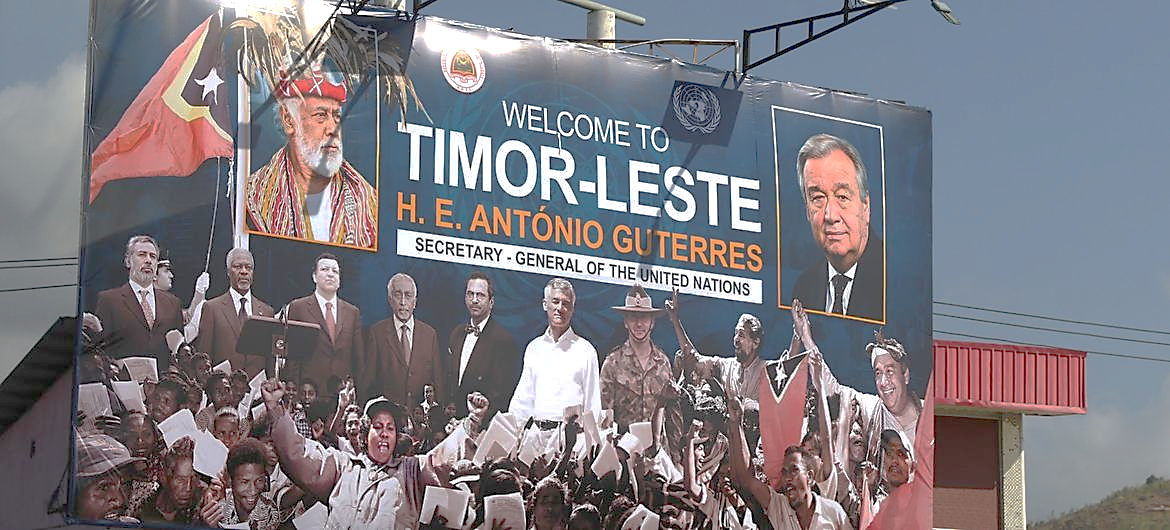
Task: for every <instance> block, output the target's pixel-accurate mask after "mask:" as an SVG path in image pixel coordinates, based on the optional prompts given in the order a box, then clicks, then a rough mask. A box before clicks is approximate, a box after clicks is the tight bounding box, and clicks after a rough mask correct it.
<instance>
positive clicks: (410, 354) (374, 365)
mask: <svg viewBox="0 0 1170 530" xmlns="http://www.w3.org/2000/svg"><path fill="white" fill-rule="evenodd" d="M386 298H387V300H388V301H389V302H390V310H391V312H392V313H393V315H391V316H390V318H387V319H385V320H382V321H380V322H378V323H376V324H374V325H373V326H371V327H370V333H369V340H368V341H367V343H366V344H367V345H366V355H365V360H364V362H363V363H362V369H361V374H360V377H359V381H358V389H359V390H358V392H359V393H360V394H361V396H365V397H366V398H370V397H376V396H380V395H381V396H386V397H388V398H390V400H391V401H394V402H396V403H399V404H402V405H404V406H408V407H413V406H415V405H417V404H418V403H419V402H421V401H422V400H423V387H424V386H426V385H434V388H435V393H436V394H437V395H446V394H444V392H445V391H446V380H445V376H444V370H443V358H442V357H440V356H439V338H438V334H437V333H435V328H433V327H431V326H430V324H427V323H426V322H423V321H421V320H418V319H416V318H414V308H415V306H416V305H417V304H418V290H417V287H416V286H415V283H414V278H411V277H410V275H408V274H404V273H401V272H400V273H398V274H395V275H394V276H391V277H390V282H389V283H388V284H387V285H386Z"/></svg>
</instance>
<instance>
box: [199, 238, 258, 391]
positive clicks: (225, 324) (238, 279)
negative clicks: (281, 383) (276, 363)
mask: <svg viewBox="0 0 1170 530" xmlns="http://www.w3.org/2000/svg"><path fill="white" fill-rule="evenodd" d="M253 274H255V261H253V259H252V253H251V252H250V251H248V249H246V248H233V249H231V250H230V251H228V254H227V275H228V282H229V283H230V284H231V285H230V287H229V288H228V290H227V292H225V293H223V294H221V295H219V296H217V297H215V298H212V299H211V300H208V301H207V302H206V303H204V304H203V313H202V316H201V317H200V321H199V336H198V338H197V339H196V341H195V349H196V350H198V351H201V352H206V353H208V354H209V355H211V359H212V360H213V361H214V363H215V364H219V363H221V362H223V361H225V360H226V361H230V362H231V363H232V368H233V369H243V370H244V371H246V372H248V375H249V376H254V375H256V374H258V373H260V371H261V370H264V369H265V368H269V367H270V366H271V364H272V363H270V362H266V357H262V356H256V355H244V354H242V353H239V352H237V351H236V341H237V340H239V338H240V331H242V330H243V329H244V322H245V321H247V320H248V318H249V317H251V316H262V317H271V316H272V314H273V311H272V306H270V305H268V304H266V303H264V301H263V300H260V299H259V298H257V297H256V295H255V294H253V293H252V280H253ZM268 375H269V376H273V375H275V374H274V373H273V372H271V371H269V372H268Z"/></svg>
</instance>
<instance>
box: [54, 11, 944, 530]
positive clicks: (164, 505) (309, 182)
mask: <svg viewBox="0 0 1170 530" xmlns="http://www.w3.org/2000/svg"><path fill="white" fill-rule="evenodd" d="M310 7H311V5H307V6H305V7H303V8H295V7H290V8H284V7H281V6H279V5H274V6H270V7H269V8H265V9H253V10H252V11H245V10H243V9H241V10H239V11H236V10H233V9H222V10H221V9H220V8H219V7H218V6H217V5H214V4H211V3H203V2H179V1H172V2H166V1H149V2H148V1H115V0H109V1H102V2H95V3H94V7H93V16H92V38H91V51H90V56H91V61H90V63H91V70H90V86H89V92H88V93H89V99H88V101H89V105H88V107H87V118H86V125H87V144H86V155H87V157H88V160H89V167H88V170H87V171H86V174H85V175H84V178H83V185H84V186H85V191H86V193H85V194H84V195H83V196H85V197H88V202H87V204H86V205H85V209H84V213H83V221H82V229H83V243H82V246H83V248H82V268H81V285H82V290H81V291H82V295H81V300H80V302H79V306H80V310H81V311H82V312H85V313H88V315H87V317H86V318H85V319H84V321H85V326H84V328H85V329H84V331H85V334H84V339H83V340H82V343H81V344H79V347H78V355H79V357H78V363H77V366H78V375H77V380H78V389H77V393H76V402H77V407H76V408H77V411H78V414H77V417H76V418H75V420H76V424H77V425H78V428H77V436H76V437H75V442H74V445H75V463H76V464H75V469H74V476H73V490H72V491H73V496H72V498H71V500H72V505H71V506H72V513H73V515H74V516H75V517H77V518H78V519H80V520H85V521H94V520H107V521H108V520H114V521H120V522H119V524H135V522H136V521H137V522H141V523H142V524H147V525H150V526H152V527H153V526H157V525H160V524H162V525H166V524H171V525H174V526H178V527H187V526H227V525H230V524H243V525H245V526H247V525H251V527H259V528H277V527H281V525H285V527H287V525H295V526H296V527H298V528H316V527H320V526H328V527H354V528H357V527H370V528H373V527H377V528H383V527H395V528H399V527H401V528H415V527H418V526H419V524H420V522H419V521H420V520H421V521H423V522H424V523H425V522H427V521H431V522H430V524H432V525H434V524H439V523H436V522H434V521H435V520H433V519H432V518H433V516H434V515H436V514H437V515H439V516H441V517H442V519H443V520H444V521H445V522H446V524H449V525H450V527H454V528H458V527H463V526H468V527H474V526H478V525H480V524H482V523H483V522H484V521H490V520H492V519H493V518H494V519H496V520H498V521H505V522H507V523H508V524H509V525H511V526H512V527H520V526H524V527H527V526H539V527H541V528H543V527H544V526H546V525H549V524H554V525H555V524H556V523H557V522H558V521H559V522H562V523H564V522H566V521H567V520H568V518H569V517H570V515H572V514H573V513H574V512H579V513H578V515H577V516H578V517H580V518H583V519H582V521H585V520H588V519H589V517H591V516H590V515H589V514H590V513H594V514H600V515H599V516H598V519H600V518H601V516H604V517H605V518H606V519H607V521H608V522H613V523H615V524H617V527H618V528H621V527H623V523H624V524H625V525H626V526H627V527H633V525H636V524H637V525H645V526H646V527H651V526H654V525H655V524H661V525H662V526H669V527H682V528H690V527H694V528H707V527H713V528H739V527H748V526H745V525H754V526H756V527H759V528H766V527H785V525H787V524H789V519H791V518H793V517H795V516H796V515H797V514H801V515H803V514H805V511H806V510H808V509H814V508H815V510H816V514H817V517H822V518H823V519H824V520H825V521H828V522H829V523H831V524H838V525H847V526H848V527H853V528H857V527H862V528H869V527H873V528H877V527H883V528H889V527H899V528H908V527H909V528H913V527H928V526H929V523H930V498H931V496H930V484H931V476H932V472H931V467H932V462H933V459H932V451H933V421H932V419H931V418H932V406H931V403H930V401H929V400H926V401H925V402H924V401H923V397H924V396H929V394H930V392H929V390H928V384H929V381H930V375H931V371H932V365H931V355H930V352H931V349H930V318H929V315H930V300H931V247H930V244H931V243H930V241H931V230H930V219H931V202H930V197H931V136H930V135H931V129H930V115H929V113H928V112H927V111H925V110H923V109H918V108H914V107H910V106H907V105H904V104H898V103H892V102H888V101H880V100H874V99H869V98H865V97H860V96H856V95H851V94H844V93H839V92H834V91H831V90H825V89H820V88H813V87H806V86H801V85H797V84H793V83H784V82H777V81H771V80H766V79H759V78H754V77H751V76H743V75H739V74H736V73H731V72H723V71H718V70H713V69H710V68H706V67H702V66H696V65H689V64H683V63H679V62H675V61H668V60H663V59H660V58H654V57H646V56H641V55H635V54H629V53H623V52H616V51H612V50H604V49H599V48H594V47H590V46H585V45H579V44H574V43H568V42H561V41H554V40H550V39H546V38H538V37H529V36H524V35H518V34H515V33H510V32H506V31H501V30H495V29H491V28H484V27H479V26H472V25H467V24H462V23H458V22H452V21H446V20H441V19H436V18H430V17H420V18H409V17H406V16H405V15H401V14H397V13H393V12H389V13H385V12H374V11H368V12H362V13H357V14H350V13H348V11H347V10H345V9H342V10H341V12H340V13H339V14H338V15H337V16H336V17H333V18H329V15H330V14H332V13H333V8H332V7H329V8H328V9H326V10H325V11H324V16H321V17H316V16H315V13H316V12H317V11H318V10H315V9H310ZM321 28H323V29H321ZM144 44H148V45H144ZM380 397H384V398H385V399H384V400H383V399H378V398H380ZM794 446H795V447H799V448H802V449H790V448H791V447H794ZM744 455H750V456H747V457H745V456H744ZM501 470H502V471H501ZM114 471H117V472H114ZM550 477H551V478H550ZM103 484H104V486H105V487H106V488H107V489H106V490H102V489H100V488H101V487H103ZM533 485H535V487H533ZM472 486H478V487H472ZM561 486H563V488H562V487H561ZM814 486H815V488H814ZM111 487H112V489H109V488H111ZM117 489H124V490H125V491H124V493H123V494H121V496H120V497H119V495H116V494H113V493H110V494H107V495H105V496H103V495H102V494H101V492H102V491H113V490H117ZM477 491H478V492H479V494H478V495H477V494H475V492H477ZM550 491H551V492H556V493H558V495H552V494H550V493H548V492H550ZM814 491H816V492H819V493H814ZM489 493H494V494H496V495H491V494H489ZM509 494H511V495H509ZM485 496H486V498H485ZM587 505H591V506H593V508H595V509H596V510H595V511H591V510H590V509H589V508H584V506H587ZM578 508H579V509H578ZM525 509H527V511H525ZM436 510H437V511H436ZM526 514H527V515H526ZM526 518H527V520H526ZM558 518H559V519H558ZM609 519H613V520H612V521H609ZM792 520H795V519H792ZM752 521H754V522H752ZM829 523H827V524H829ZM487 524H488V525H491V524H492V523H491V522H489V523H487ZM639 527H641V526H639ZM843 527H844V526H843Z"/></svg>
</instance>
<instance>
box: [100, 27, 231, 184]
mask: <svg viewBox="0 0 1170 530" xmlns="http://www.w3.org/2000/svg"><path fill="white" fill-rule="evenodd" d="M222 32H223V26H222V24H221V22H220V19H219V15H218V14H215V15H212V16H211V17H209V18H208V19H207V20H205V21H203V23H202V24H200V25H199V27H197V28H195V31H192V32H191V34H190V35H188V36H187V38H186V39H185V40H184V41H183V43H182V44H180V45H179V47H178V48H175V50H174V51H173V52H171V55H170V56H169V57H167V60H166V61H165V62H163V65H162V67H161V68H159V70H158V72H156V73H155V74H154V77H152V78H151V79H150V81H149V82H148V83H146V86H145V87H143V88H142V91H141V92H139V93H138V97H136V98H134V101H133V102H132V103H130V106H129V107H128V108H127V109H126V112H125V113H123V114H122V118H121V119H119V120H118V124H117V125H115V126H114V130H112V131H110V134H108V135H107V136H106V138H105V139H104V140H102V142H101V143H100V144H98V146H97V149H94V151H93V159H92V162H91V164H90V176H89V202H90V203H93V201H94V199H95V198H97V196H98V193H101V191H102V187H103V186H105V184H106V183H108V182H110V181H112V180H118V179H124V178H132V177H150V176H187V175H190V174H191V173H194V172H195V170H196V169H197V168H198V167H199V165H200V164H202V163H203V161H204V160H207V159H208V158H212V157H231V156H232V138H231V136H230V135H228V133H227V132H226V131H224V129H223V127H222V126H221V124H223V123H227V118H228V99H229V98H228V94H227V92H228V91H227V87H226V85H225V83H224V78H225V77H227V73H226V72H225V71H224V68H223V54H222V52H221V51H220V47H221V43H222V34H223V33H222Z"/></svg>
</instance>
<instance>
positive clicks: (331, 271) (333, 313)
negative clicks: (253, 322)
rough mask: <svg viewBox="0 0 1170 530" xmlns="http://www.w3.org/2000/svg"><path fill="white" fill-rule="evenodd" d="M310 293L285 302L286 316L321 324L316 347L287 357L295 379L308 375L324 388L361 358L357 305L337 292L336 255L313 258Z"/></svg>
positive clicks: (349, 372)
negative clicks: (295, 357) (293, 357)
mask: <svg viewBox="0 0 1170 530" xmlns="http://www.w3.org/2000/svg"><path fill="white" fill-rule="evenodd" d="M313 283H314V284H316V286H317V287H316V289H314V291H313V294H310V295H309V296H306V297H304V298H297V299H296V300H293V301H292V302H289V303H288V308H287V315H288V319H289V320H299V321H301V322H310V323H313V324H317V325H320V326H321V334H320V335H318V337H317V349H316V350H315V351H314V352H313V355H312V356H311V357H309V358H308V359H304V360H290V361H289V367H290V368H291V369H292V372H293V374H295V375H297V376H298V377H297V378H298V379H303V378H306V377H307V378H309V379H312V380H314V381H317V382H318V383H320V384H321V385H324V387H325V388H329V387H330V379H331V378H337V380H336V381H337V382H340V381H342V380H344V379H345V378H346V377H347V376H350V375H353V373H354V372H355V371H356V368H357V367H358V366H359V365H358V364H357V362H356V361H358V360H359V359H361V358H362V350H363V349H364V345H363V343H362V317H361V313H360V312H359V311H358V308H357V306H355V305H353V304H351V303H349V302H346V301H345V300H342V299H341V298H340V297H339V296H337V290H338V289H340V288H341V265H340V264H338V262H337V256H334V255H333V254H328V253H326V254H321V255H320V256H317V259H316V260H315V261H314V262H313Z"/></svg>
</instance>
